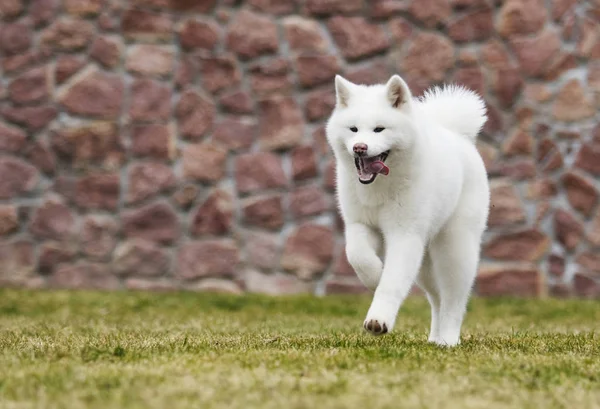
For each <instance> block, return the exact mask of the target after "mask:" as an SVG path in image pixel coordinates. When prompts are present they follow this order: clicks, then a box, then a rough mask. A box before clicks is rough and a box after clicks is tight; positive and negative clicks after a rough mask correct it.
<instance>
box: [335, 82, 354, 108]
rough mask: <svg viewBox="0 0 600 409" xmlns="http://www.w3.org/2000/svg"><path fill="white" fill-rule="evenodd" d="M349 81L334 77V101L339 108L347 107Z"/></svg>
mask: <svg viewBox="0 0 600 409" xmlns="http://www.w3.org/2000/svg"><path fill="white" fill-rule="evenodd" d="M353 85H354V84H352V83H351V82H350V81H348V80H347V79H345V78H344V77H342V76H341V75H336V76H335V97H336V98H335V99H336V103H337V105H338V106H340V107H347V106H348V99H350V90H351V89H352V86H353Z"/></svg>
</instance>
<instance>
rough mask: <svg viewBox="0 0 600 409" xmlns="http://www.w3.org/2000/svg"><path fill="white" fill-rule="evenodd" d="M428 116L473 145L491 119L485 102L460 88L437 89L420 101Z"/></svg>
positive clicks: (445, 87)
mask: <svg viewBox="0 0 600 409" xmlns="http://www.w3.org/2000/svg"><path fill="white" fill-rule="evenodd" d="M420 102H421V104H422V107H423V109H424V110H425V111H426V114H427V116H428V117H429V118H430V119H431V120H433V121H435V122H437V123H438V124H439V125H441V126H443V127H444V128H447V129H449V130H451V131H453V132H456V133H458V134H460V135H464V136H466V137H467V138H469V140H470V141H471V142H473V143H475V141H476V140H477V134H478V133H479V131H481V128H482V127H483V125H484V124H485V121H486V120H487V115H486V108H485V103H484V102H483V100H482V99H481V97H480V96H479V95H477V93H475V92H473V91H471V90H469V89H467V88H464V87H462V86H460V85H446V86H444V87H434V88H431V89H429V90H427V91H426V92H425V95H424V96H423V97H422V98H421V99H420Z"/></svg>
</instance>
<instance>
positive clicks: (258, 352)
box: [0, 290, 600, 409]
mask: <svg viewBox="0 0 600 409" xmlns="http://www.w3.org/2000/svg"><path fill="white" fill-rule="evenodd" d="M368 302H369V299H368V298H357V297H345V298H344V297H335V298H327V299H317V298H312V297H294V298H267V297H258V296H243V297H234V296H223V295H209V294H193V293H183V294H145V293H131V292H129V293H125V292H121V293H97V292H33V291H16V290H0V407H2V408H34V407H35V408H69V409H71V408H84V407H85V408H88V407H89V408H118V407H123V408H125V407H126V408H167V409H175V408H183V407H190V408H201V409H215V408H245V409H248V408H307V409H313V408H315V409H321V408H361V409H370V408H461V409H462V408H485V409H491V408H536V409H542V408H543V409H546V408H578V409H581V408H592V407H594V408H597V407H600V339H599V336H598V334H597V333H595V331H597V329H598V325H600V303H598V302H593V301H575V300H570V301H559V300H543V301H538V300H482V299H475V300H473V301H472V302H471V304H470V306H469V314H468V317H467V320H466V323H465V327H464V331H463V341H462V344H461V345H460V346H459V347H457V348H455V349H450V350H448V349H442V348H438V347H435V346H432V345H429V344H427V343H426V337H427V331H428V326H429V308H428V305H427V304H426V301H425V300H423V299H421V298H413V299H410V300H408V301H407V303H406V304H405V305H404V306H403V308H402V310H401V311H400V316H399V318H398V324H397V326H396V329H395V330H394V332H393V333H392V334H389V335H386V336H383V337H373V336H370V335H368V334H366V333H364V332H363V330H362V327H361V325H362V320H363V318H364V315H365V313H366V311H367V307H368Z"/></svg>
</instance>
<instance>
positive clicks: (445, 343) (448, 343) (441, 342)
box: [427, 338, 460, 348]
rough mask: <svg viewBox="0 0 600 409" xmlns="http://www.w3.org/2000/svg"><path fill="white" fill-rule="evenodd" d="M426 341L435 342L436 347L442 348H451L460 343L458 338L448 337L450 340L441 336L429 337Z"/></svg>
mask: <svg viewBox="0 0 600 409" xmlns="http://www.w3.org/2000/svg"><path fill="white" fill-rule="evenodd" d="M427 342H429V343H431V344H435V345H437V346H438V347H442V348H452V347H455V346H457V345H460V339H454V338H453V339H450V340H445V339H442V338H429V339H428V340H427Z"/></svg>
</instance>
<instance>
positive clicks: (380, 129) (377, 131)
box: [373, 126, 385, 133]
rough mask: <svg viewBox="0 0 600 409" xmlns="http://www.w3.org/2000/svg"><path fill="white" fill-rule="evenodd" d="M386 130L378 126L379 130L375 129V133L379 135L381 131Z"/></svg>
mask: <svg viewBox="0 0 600 409" xmlns="http://www.w3.org/2000/svg"><path fill="white" fill-rule="evenodd" d="M384 129H385V128H384V127H382V126H378V127H377V128H375V129H373V132H376V133H379V132H381V131H383V130H384Z"/></svg>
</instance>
